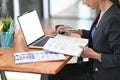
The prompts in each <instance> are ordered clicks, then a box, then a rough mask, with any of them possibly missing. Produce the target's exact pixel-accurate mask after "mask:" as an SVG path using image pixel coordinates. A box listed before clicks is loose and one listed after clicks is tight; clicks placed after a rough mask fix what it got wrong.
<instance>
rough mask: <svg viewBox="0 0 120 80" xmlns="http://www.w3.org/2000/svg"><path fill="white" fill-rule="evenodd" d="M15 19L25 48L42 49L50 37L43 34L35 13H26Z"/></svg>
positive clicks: (33, 11)
mask: <svg viewBox="0 0 120 80" xmlns="http://www.w3.org/2000/svg"><path fill="white" fill-rule="evenodd" d="M17 19H18V22H19V24H20V27H21V30H22V32H23V35H24V38H25V41H26V44H27V46H28V47H29V48H43V46H44V45H45V43H46V42H47V41H48V40H49V38H51V37H50V36H46V35H45V34H44V31H43V28H42V25H41V23H40V20H39V17H38V14H37V11H36V10H32V11H29V12H26V13H24V14H22V15H20V16H18V17H17Z"/></svg>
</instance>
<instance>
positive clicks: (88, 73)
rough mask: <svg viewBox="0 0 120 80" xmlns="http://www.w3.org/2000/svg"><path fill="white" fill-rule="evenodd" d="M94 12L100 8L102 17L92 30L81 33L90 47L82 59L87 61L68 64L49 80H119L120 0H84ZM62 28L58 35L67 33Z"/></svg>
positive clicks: (61, 27) (59, 29)
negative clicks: (87, 40) (87, 59)
mask: <svg viewBox="0 0 120 80" xmlns="http://www.w3.org/2000/svg"><path fill="white" fill-rule="evenodd" d="M83 4H85V5H87V6H88V7H90V8H92V9H96V8H99V9H100V14H99V15H98V17H97V18H96V20H95V21H94V23H93V25H92V27H91V30H90V31H85V30H82V36H81V37H83V38H88V39H89V43H88V47H83V46H80V47H81V48H83V53H82V55H81V56H82V57H83V58H89V59H90V60H89V61H88V62H83V63H75V64H67V65H66V66H65V67H64V68H63V69H62V70H61V71H60V72H59V73H58V74H56V75H50V76H49V80H120V2H119V0H83ZM67 27H69V26H59V27H58V29H57V32H58V33H62V32H71V33H78V34H79V33H81V32H80V31H67V30H65V29H64V28H67Z"/></svg>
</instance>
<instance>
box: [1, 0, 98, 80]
mask: <svg viewBox="0 0 120 80" xmlns="http://www.w3.org/2000/svg"><path fill="white" fill-rule="evenodd" d="M33 9H36V10H37V12H38V15H39V19H40V21H41V24H42V25H43V28H54V27H55V25H58V24H63V25H69V26H72V27H75V28H77V29H87V30H89V29H90V27H91V25H92V22H93V20H94V19H95V17H96V15H97V14H98V11H97V10H91V9H90V8H88V7H87V6H85V5H83V4H82V1H81V0H0V17H7V16H12V17H13V18H14V19H15V22H16V25H17V26H19V24H18V22H17V16H18V15H20V14H23V13H25V12H27V11H30V10H33ZM74 62H76V58H74V57H73V58H72V60H70V61H69V63H74ZM5 74H6V76H7V78H8V80H40V74H33V73H21V72H10V71H5Z"/></svg>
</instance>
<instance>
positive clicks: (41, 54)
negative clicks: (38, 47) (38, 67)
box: [14, 50, 65, 64]
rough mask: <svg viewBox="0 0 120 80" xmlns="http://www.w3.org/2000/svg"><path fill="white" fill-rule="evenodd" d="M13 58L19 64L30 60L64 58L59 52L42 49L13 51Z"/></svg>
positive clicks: (40, 60)
mask: <svg viewBox="0 0 120 80" xmlns="http://www.w3.org/2000/svg"><path fill="white" fill-rule="evenodd" d="M14 60H15V63H16V64H19V63H30V62H43V61H55V60H65V56H64V55H63V54H60V53H55V52H50V51H45V50H43V51H34V52H20V53H15V54H14Z"/></svg>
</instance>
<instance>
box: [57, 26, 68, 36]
mask: <svg viewBox="0 0 120 80" xmlns="http://www.w3.org/2000/svg"><path fill="white" fill-rule="evenodd" d="M66 28H70V26H59V27H58V28H57V30H56V32H57V33H59V34H61V33H63V32H69V30H65V29H66Z"/></svg>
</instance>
